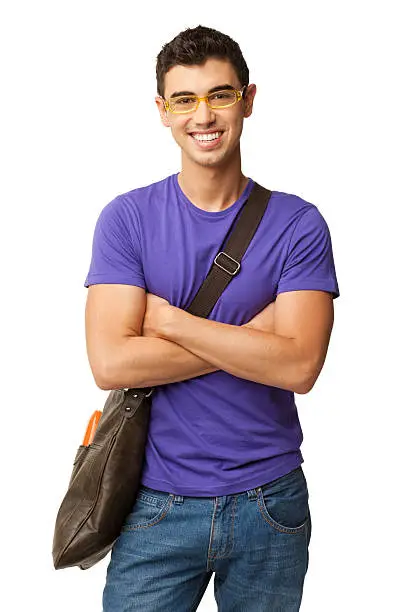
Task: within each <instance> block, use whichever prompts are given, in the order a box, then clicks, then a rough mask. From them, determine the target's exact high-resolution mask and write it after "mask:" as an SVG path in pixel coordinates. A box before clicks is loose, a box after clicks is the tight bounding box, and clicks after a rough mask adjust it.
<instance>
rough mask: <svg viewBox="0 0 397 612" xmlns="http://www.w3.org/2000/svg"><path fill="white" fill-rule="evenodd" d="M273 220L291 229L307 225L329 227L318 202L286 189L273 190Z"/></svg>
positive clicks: (271, 211)
mask: <svg viewBox="0 0 397 612" xmlns="http://www.w3.org/2000/svg"><path fill="white" fill-rule="evenodd" d="M269 209H270V214H271V215H272V221H273V222H274V223H279V224H280V225H281V226H283V227H285V228H287V227H288V228H289V229H290V230H291V231H294V230H295V229H299V228H304V227H305V226H311V227H312V228H314V227H322V228H324V229H327V223H326V221H325V219H324V217H323V215H322V213H321V212H320V210H319V208H318V207H317V205H316V204H313V203H312V202H309V201H308V200H305V199H304V198H302V197H301V196H298V195H295V194H292V193H286V192H284V191H272V196H271V199H270V202H269Z"/></svg>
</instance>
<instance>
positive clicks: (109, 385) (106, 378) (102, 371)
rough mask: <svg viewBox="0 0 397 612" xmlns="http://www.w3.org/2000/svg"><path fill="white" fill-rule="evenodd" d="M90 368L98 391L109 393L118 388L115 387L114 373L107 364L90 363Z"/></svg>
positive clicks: (99, 362)
mask: <svg viewBox="0 0 397 612" xmlns="http://www.w3.org/2000/svg"><path fill="white" fill-rule="evenodd" d="M90 367H91V372H92V375H93V377H94V381H95V384H96V386H97V387H99V389H102V390H103V391H110V390H112V389H117V388H118V387H117V385H116V386H115V377H114V372H113V371H112V368H111V367H110V364H109V363H106V362H101V361H99V360H95V361H90Z"/></svg>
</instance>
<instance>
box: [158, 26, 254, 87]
mask: <svg viewBox="0 0 397 612" xmlns="http://www.w3.org/2000/svg"><path fill="white" fill-rule="evenodd" d="M212 57H214V58H218V59H227V60H229V61H230V63H231V64H232V66H233V67H234V69H235V71H236V73H237V77H238V79H239V81H240V83H241V86H242V87H243V86H244V85H248V83H249V70H248V66H247V64H246V62H245V59H244V57H243V54H242V53H241V49H240V47H239V45H238V44H237V43H236V42H235V41H234V40H233V39H232V38H230V36H228V35H227V34H222V32H218V30H214V29H213V28H206V27H204V26H201V25H199V26H197V27H196V28H188V29H187V30H184V31H183V32H180V33H179V34H178V35H177V36H176V37H175V38H174V39H173V40H171V41H170V42H169V43H167V44H165V45H164V46H163V48H162V49H161V51H160V53H159V54H158V56H157V64H156V78H157V93H158V95H159V96H162V97H164V77H165V75H166V73H167V72H168V71H169V70H170V69H171V68H172V67H173V66H178V65H182V66H192V65H195V64H197V65H200V64H203V63H204V62H205V61H206V60H207V59H209V58H212Z"/></svg>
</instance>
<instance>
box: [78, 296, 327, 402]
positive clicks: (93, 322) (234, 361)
mask: <svg viewBox="0 0 397 612" xmlns="http://www.w3.org/2000/svg"><path fill="white" fill-rule="evenodd" d="M98 287H101V289H98ZM111 288H112V289H111ZM116 288H118V289H116ZM132 289H133V290H135V291H136V292H143V293H141V294H140V296H139V299H140V301H139V300H138V301H136V300H135V302H134V305H135V306H134V312H133V315H131V294H130V291H131V290H132ZM115 291H116V292H117V295H118V300H117V303H118V304H119V305H120V311H119V312H118V313H115V312H113V315H115V316H113V317H112V319H113V320H112V321H111V320H109V314H108V312H107V309H106V306H107V305H109V299H110V298H112V299H114V294H115ZM137 295H138V294H137ZM142 298H143V299H142ZM123 302H124V304H123ZM112 303H113V304H114V302H112ZM137 304H139V307H138V308H136V305H137ZM113 310H114V309H113ZM106 313H107V314H106ZM120 313H122V314H123V316H122V317H120ZM117 315H119V316H117ZM332 325H333V301H332V296H331V295H330V294H329V293H327V292H323V291H294V292H289V293H282V294H279V295H278V296H277V299H276V300H275V302H274V303H272V304H270V305H269V306H267V307H266V308H265V309H264V310H263V311H262V312H261V313H259V314H258V315H257V316H256V317H254V319H252V320H251V321H250V322H249V323H247V324H246V325H243V326H235V325H228V324H224V323H218V322H216V321H210V320H208V319H202V318H201V317H195V316H193V315H190V314H189V313H187V312H186V311H184V310H181V309H179V308H176V307H174V306H171V305H170V304H169V303H168V302H167V301H166V300H163V299H162V298H159V297H157V296H154V295H151V294H147V295H146V294H145V292H144V290H143V289H140V288H137V287H129V288H128V289H127V286H124V285H94V286H92V287H90V288H89V295H88V298H87V307H86V339H87V351H88V357H89V361H90V365H91V369H92V371H93V374H94V378H95V380H96V382H97V384H98V386H99V387H100V388H102V389H115V388H122V387H125V388H127V387H134V386H135V387H146V386H156V385H160V384H167V383H171V382H178V381H181V380H186V379H189V378H192V377H195V376H201V375H203V374H208V373H211V372H215V371H216V370H218V369H221V370H224V371H226V372H229V373H230V374H233V375H234V376H238V377H241V378H245V379H247V380H253V381H255V382H258V383H261V384H266V385H271V386H275V387H279V388H282V389H288V390H291V391H294V392H296V393H307V392H308V391H310V389H311V388H312V387H313V385H314V383H315V381H316V379H317V377H318V375H319V374H320V371H321V369H322V366H323V364H324V361H325V357H326V353H327V349H328V344H329V339H330V335H331V331H332Z"/></svg>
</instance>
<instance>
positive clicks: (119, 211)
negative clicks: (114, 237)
mask: <svg viewBox="0 0 397 612" xmlns="http://www.w3.org/2000/svg"><path fill="white" fill-rule="evenodd" d="M172 176H173V175H170V176H167V177H166V178H164V179H161V180H160V181H156V182H154V183H150V184H149V185H144V186H142V187H136V188H135V189H131V190H129V191H126V192H124V193H120V194H119V195H117V196H116V197H115V198H114V199H113V200H111V201H110V202H109V203H108V204H106V205H105V206H104V207H103V209H102V211H101V213H100V217H101V220H102V221H105V222H108V223H111V224H115V225H119V226H127V227H128V226H130V224H132V225H136V224H137V223H138V224H139V223H140V220H141V218H142V216H144V215H145V212H146V211H147V210H148V209H149V206H151V205H152V204H153V203H154V202H158V201H159V200H161V201H163V199H164V197H166V193H167V191H168V190H169V189H170V188H171V182H172ZM151 211H152V208H151Z"/></svg>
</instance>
